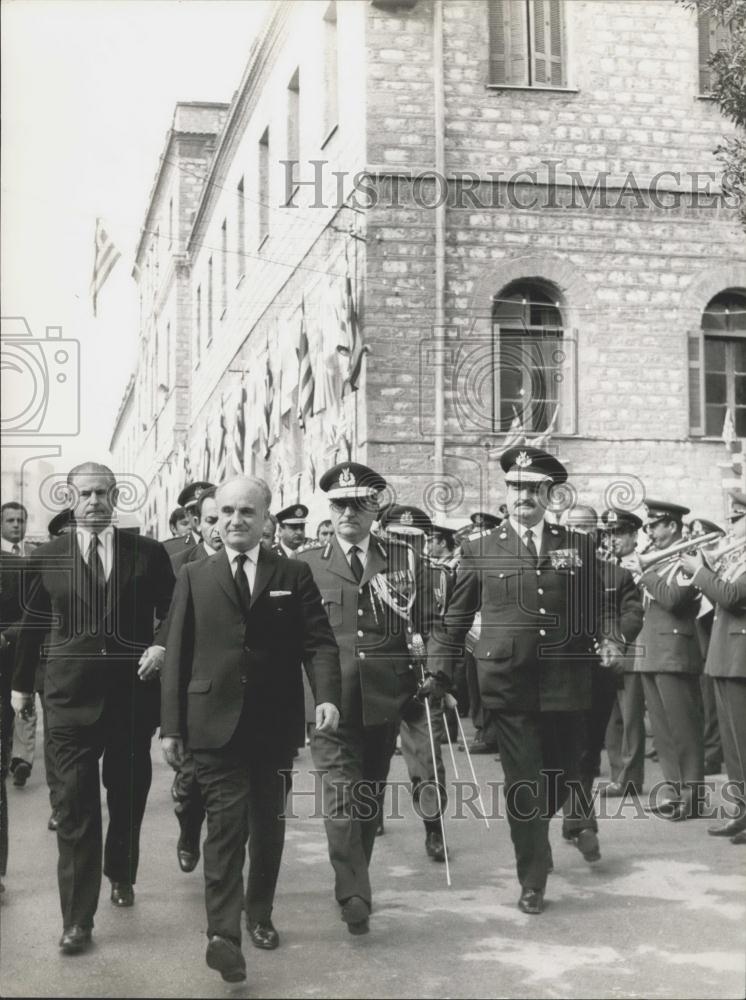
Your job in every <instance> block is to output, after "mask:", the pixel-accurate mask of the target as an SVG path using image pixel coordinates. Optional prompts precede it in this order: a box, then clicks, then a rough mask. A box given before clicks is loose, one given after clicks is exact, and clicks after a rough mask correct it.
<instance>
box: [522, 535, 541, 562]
mask: <svg viewBox="0 0 746 1000" xmlns="http://www.w3.org/2000/svg"><path fill="white" fill-rule="evenodd" d="M523 541H524V543H525V545H526V549H527V550H528V554H529V555H530V556H531V558H532V559H533V561H534V562H536V560H537V559H538V558H539V553H538V552H537V551H536V545H535V544H534V533H533V531H531V530H530V529H527V530H526V531H525V532H524V533H523Z"/></svg>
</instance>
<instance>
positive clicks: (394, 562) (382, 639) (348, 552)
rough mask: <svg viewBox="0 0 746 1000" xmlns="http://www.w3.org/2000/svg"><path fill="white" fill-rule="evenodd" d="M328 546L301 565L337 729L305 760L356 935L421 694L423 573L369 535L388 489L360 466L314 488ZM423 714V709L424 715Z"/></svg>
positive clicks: (306, 555) (400, 546)
mask: <svg viewBox="0 0 746 1000" xmlns="http://www.w3.org/2000/svg"><path fill="white" fill-rule="evenodd" d="M319 487H320V488H321V489H322V490H323V491H324V492H325V493H326V494H327V496H328V497H329V500H330V513H331V518H332V521H333V522H334V531H335V534H334V537H333V538H332V539H331V541H329V542H328V543H327V544H326V545H325V546H323V547H322V546H317V547H315V548H313V549H306V550H305V551H303V552H302V553H300V554H299V557H298V558H299V559H301V560H303V561H304V562H306V563H308V565H309V566H310V567H311V570H312V572H313V577H314V580H315V581H316V583H317V585H318V587H319V590H320V591H321V596H322V599H323V601H324V605H325V607H326V610H327V614H328V615H329V621H330V622H331V626H332V628H333V629H334V635H335V637H336V639H337V642H338V643H339V650H340V658H341V664H342V705H341V708H342V721H341V723H340V725H339V728H338V729H337V730H336V731H334V732H332V731H328V730H327V731H324V732H321V731H319V730H317V731H316V732H315V733H314V735H313V737H312V740H311V753H312V755H313V760H314V763H315V765H316V766H317V768H318V769H319V770H320V771H321V772H322V782H323V784H322V790H323V796H324V818H325V824H326V836H327V840H328V842H329V859H330V861H331V863H332V867H333V869H334V875H335V888H334V892H335V896H336V899H337V902H338V903H339V904H340V906H341V917H342V920H343V921H344V922H345V923H346V924H347V926H348V930H349V931H350V933H352V934H365V933H366V932H367V931H368V929H369V915H370V911H371V887H370V876H369V873H368V868H369V865H370V859H371V856H372V853H373V844H374V842H375V836H376V829H377V827H378V822H379V817H380V815H381V810H382V805H383V796H384V792H385V789H386V777H387V775H388V772H389V765H390V763H391V757H392V754H393V752H394V747H395V745H396V731H397V729H398V727H399V722H400V719H401V712H402V709H403V708H404V706H405V705H406V704H407V703H409V702H410V701H411V698H412V695H413V694H414V693H415V691H416V689H417V676H416V674H415V672H414V669H413V667H414V664H413V655H412V649H411V646H412V636H413V631H414V632H419V633H421V634H422V633H424V632H425V627H424V622H425V611H426V609H425V607H424V603H425V602H423V596H422V595H423V589H424V588H423V581H424V572H423V567H422V562H421V560H420V559H419V557H418V556H417V555H416V554H415V553H414V551H413V550H412V548H411V547H410V546H409V545H407V544H405V543H404V542H401V541H398V540H394V539H391V538H386V539H384V538H379V537H376V536H375V535H372V534H371V527H372V525H373V522H374V521H375V520H376V518H377V517H378V516H379V509H378V497H379V495H380V493H381V491H382V490H384V489H385V488H386V481H385V480H384V479H383V477H382V476H380V475H379V474H378V473H377V472H374V471H373V470H372V469H370V468H368V467H367V466H365V465H361V464H360V463H357V462H343V463H341V464H339V465H335V466H334V467H333V468H332V469H329V471H328V472H325V473H324V475H323V476H322V477H321V479H320V480H319ZM420 708H421V706H420Z"/></svg>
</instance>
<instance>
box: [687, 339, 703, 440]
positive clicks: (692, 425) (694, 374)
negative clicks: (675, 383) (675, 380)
mask: <svg viewBox="0 0 746 1000" xmlns="http://www.w3.org/2000/svg"><path fill="white" fill-rule="evenodd" d="M688 348H689V433H690V435H692V436H693V437H701V436H703V435H704V433H705V372H704V364H705V338H704V334H703V332H702V331H701V330H694V331H692V332H691V333H690V334H689V339H688Z"/></svg>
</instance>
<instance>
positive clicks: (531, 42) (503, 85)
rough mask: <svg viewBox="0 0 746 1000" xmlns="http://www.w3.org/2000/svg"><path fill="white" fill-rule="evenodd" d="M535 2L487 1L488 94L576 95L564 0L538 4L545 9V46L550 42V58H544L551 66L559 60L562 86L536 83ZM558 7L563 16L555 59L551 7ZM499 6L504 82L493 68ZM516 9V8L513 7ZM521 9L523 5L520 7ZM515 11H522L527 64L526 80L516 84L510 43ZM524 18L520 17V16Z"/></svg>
mask: <svg viewBox="0 0 746 1000" xmlns="http://www.w3.org/2000/svg"><path fill="white" fill-rule="evenodd" d="M536 2H537V0H488V4H487V84H486V87H487V89H488V90H523V91H531V92H533V93H536V92H544V93H546V92H552V91H560V92H562V93H568V92H569V93H577V92H578V88H577V87H573V86H571V85H570V84H569V58H568V49H569V44H568V18H567V5H566V4H565V2H564V0H538V2H539V3H541V4H542V5H543V11H544V22H545V28H546V29H547V30H546V34H545V44H546V42H549V44H550V52H549V53H548V54H547V53H546V51H545V52H544V58H545V59H546V60H548V61H550V62H551V60H552V59H553V58H558V59H559V65H560V74H561V80H562V82H561V83H552V82H551V80H550V81H549V82H543V83H539V82H537V81H536V75H537V74H536V56H537V48H536V45H537V43H536V13H537V11H536ZM553 3H556V4H557V8H556V9H557V10H558V11H559V12H560V39H559V42H560V55H559V57H555V56H553V54H552V52H551V10H552V7H551V4H553ZM497 4H500V5H501V6H500V10H501V11H502V39H503V42H504V58H503V69H504V77H505V79H504V80H503V81H497V80H496V79H495V76H494V72H495V70H494V64H495V62H496V61H497V60H495V58H494V55H493V52H494V46H495V38H494V35H493V31H494V20H497V14H496V13H493V10H494V8H496V6H497ZM514 4H515V5H516V7H513V5H514ZM518 5H521V6H520V7H519V6H518ZM513 10H518V11H519V18H518V20H519V21H520V23H521V25H522V37H521V42H522V45H523V46H524V52H523V56H524V59H523V61H524V62H525V78H524V79H523V80H522V81H521V82H515V80H514V78H513V75H512V72H511V68H510V62H511V42H512V35H513V29H512V27H511V13H512V11H513ZM521 14H522V15H523V16H522V17H520V15H521ZM538 51H539V52H541V50H538Z"/></svg>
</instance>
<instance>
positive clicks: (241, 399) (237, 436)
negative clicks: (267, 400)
mask: <svg viewBox="0 0 746 1000" xmlns="http://www.w3.org/2000/svg"><path fill="white" fill-rule="evenodd" d="M246 400H247V393H246V386H245V385H244V380H243V377H242V378H241V385H240V386H239V387H238V401H237V403H236V418H235V420H234V422H233V467H234V470H235V472H236V475H239V476H240V475H243V469H244V460H245V457H246V451H245V449H246Z"/></svg>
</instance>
